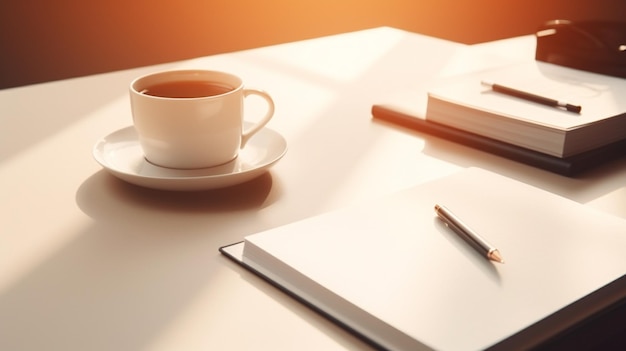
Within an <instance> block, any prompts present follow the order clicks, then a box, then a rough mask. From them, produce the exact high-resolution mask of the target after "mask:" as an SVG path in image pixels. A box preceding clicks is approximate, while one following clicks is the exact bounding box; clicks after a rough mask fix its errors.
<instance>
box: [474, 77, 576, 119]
mask: <svg viewBox="0 0 626 351" xmlns="http://www.w3.org/2000/svg"><path fill="white" fill-rule="evenodd" d="M481 84H482V85H485V86H488V87H491V90H493V91H495V92H497V93H501V94H506V95H509V96H514V97H516V98H520V99H524V100H527V101H532V102H536V103H538V104H542V105H547V106H552V107H557V108H563V109H565V110H567V111H570V112H575V113H580V111H581V110H582V107H581V106H579V105H573V104H570V103H569V102H567V101H559V100H555V99H550V98H548V97H545V96H541V95H535V94H532V93H529V92H526V91H521V90H517V89H514V88H510V87H507V86H504V85H500V84H496V83H494V82H491V81H488V80H483V81H482V82H481Z"/></svg>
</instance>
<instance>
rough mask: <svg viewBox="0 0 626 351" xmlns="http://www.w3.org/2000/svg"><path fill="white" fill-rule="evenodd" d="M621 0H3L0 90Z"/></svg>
mask: <svg viewBox="0 0 626 351" xmlns="http://www.w3.org/2000/svg"><path fill="white" fill-rule="evenodd" d="M555 18H565V19H571V20H578V19H598V18H599V19H618V20H624V18H626V1H623V0H587V1H582V0H510V1H507V0H498V1H496V0H475V1H468V0H311V1H307V0H267V1H252V0H176V1H172V0H170V1H168V0H163V1H147V0H100V1H75V0H50V1H45V0H43V1H37V0H14V1H2V3H1V4H0V88H6V87H11V86H17V85H23V84H31V83H35V82H42V81H48V80H56V79H62V78H67V77H74V76H81V75H87V74H93V73H100V72H107V71H112V70H119V69H124V68H130V67H136V66H143V65H148V64H154V63H161V62H168V61H175V60H180V59H185V58H191V57H198V56H204V55H210V54H214V53H220V52H228V51H234V50H240V49H245V48H252V47H259V46H264V45H269V44H275V43H282V42H288V41H294V40H300V39H306V38H312V37H317V36H322V35H327V34H334V33H340V32H347V31H353V30H358V29H364V28H372V27H377V26H383V25H386V26H392V27H397V28H401V29H406V30H410V31H415V32H420V33H424V34H428V35H433V36H437V37H442V38H446V39H451V40H456V41H461V42H466V43H474V42H481V41H488V40H493V39H498V38H504V37H510V36H515V35H522V34H530V33H532V32H533V31H534V30H535V28H536V27H537V26H538V25H539V24H540V23H542V22H544V21H546V20H549V19H555Z"/></svg>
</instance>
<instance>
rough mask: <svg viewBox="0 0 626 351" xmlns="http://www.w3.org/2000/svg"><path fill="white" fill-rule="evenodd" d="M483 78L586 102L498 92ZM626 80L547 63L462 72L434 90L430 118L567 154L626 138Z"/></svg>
mask: <svg viewBox="0 0 626 351" xmlns="http://www.w3.org/2000/svg"><path fill="white" fill-rule="evenodd" d="M481 81H490V82H494V83H496V84H499V85H502V86H507V87H511V88H514V89H516V90H520V91H524V92H527V93H530V94H533V95H537V96H542V97H546V98H549V99H552V100H556V101H562V102H569V103H571V104H575V105H579V106H581V107H582V110H581V111H580V113H575V112H570V111H567V110H565V109H562V108H558V107H554V106H546V105H543V104H539V103H536V102H533V101H529V100H526V99H523V98H519V97H514V96H509V95H506V94H502V93H500V92H496V91H494V90H492V89H491V88H490V87H488V86H483V85H481ZM624 96H626V80H624V79H621V78H616V77H611V76H605V75H601V74H595V73H590V72H585V71H580V70H576V69H571V68H566V67H561V66H557V65H553V64H549V63H544V62H536V61H535V62H526V63H522V64H514V65H509V66H504V67H499V68H497V69H493V70H486V71H481V72H477V73H474V74H468V75H463V76H459V77H458V78H457V79H452V80H449V81H448V82H446V83H445V84H443V85H441V86H437V87H433V88H432V89H430V90H429V92H428V104H427V110H426V120H427V121H430V122H436V123H439V124H443V125H446V126H449V127H453V128H457V129H460V130H463V131H466V132H469V133H473V134H477V135H481V136H484V137H488V138H491V139H494V140H499V141H502V142H506V143H508V144H512V145H516V146H519V147H523V148H526V149H530V150H534V151H537V152H540V153H543V154H547V155H551V156H555V157H560V158H567V157H571V156H575V155H578V154H581V153H583V152H586V151H589V150H594V149H597V148H599V147H602V146H605V145H608V144H611V143H615V142H618V141H620V140H623V139H626V99H624V98H623V97H624Z"/></svg>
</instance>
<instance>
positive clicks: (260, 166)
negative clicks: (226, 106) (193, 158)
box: [93, 126, 287, 191]
mask: <svg viewBox="0 0 626 351" xmlns="http://www.w3.org/2000/svg"><path fill="white" fill-rule="evenodd" d="M286 151H287V142H286V141H285V139H284V138H283V137H282V136H281V135H280V134H278V133H277V132H275V131H273V130H271V129H268V128H263V129H261V130H260V131H259V132H258V133H256V134H255V135H254V136H253V137H252V138H251V139H250V140H249V141H248V143H247V144H246V146H245V147H244V148H243V149H242V150H240V151H239V155H238V156H237V158H236V159H234V160H233V161H231V162H229V163H226V164H224V165H220V166H216V167H211V168H202V169H189V170H186V169H173V168H164V167H159V166H156V165H154V164H152V163H150V162H148V161H146V159H145V158H144V154H143V151H142V149H141V146H140V145H139V140H138V138H137V133H136V132H135V128H134V127H132V126H131V127H127V128H124V129H120V130H118V131H116V132H113V133H111V134H109V135H107V136H106V137H104V138H103V139H101V140H99V141H98V142H97V143H96V145H95V146H94V148H93V156H94V157H95V159H96V161H98V163H100V165H102V167H104V168H105V169H106V170H108V171H109V172H110V173H111V174H113V175H114V176H116V177H118V178H120V179H122V180H124V181H127V182H129V183H132V184H135V185H139V186H143V187H147V188H153V189H161V190H177V191H195V190H209V189H217V188H224V187H227V186H231V185H236V184H240V183H243V182H246V181H248V180H251V179H254V178H256V177H258V176H260V175H261V174H263V173H264V172H265V171H266V170H267V169H268V168H269V167H271V166H272V165H274V163H276V162H277V161H278V160H280V159H281V158H282V157H283V155H285V152H286Z"/></svg>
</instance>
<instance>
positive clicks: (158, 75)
mask: <svg viewBox="0 0 626 351" xmlns="http://www.w3.org/2000/svg"><path fill="white" fill-rule="evenodd" d="M199 75H202V76H203V77H204V76H207V75H210V76H214V77H219V78H222V79H224V78H226V80H229V81H230V83H229V82H226V83H224V82H223V80H219V79H213V80H211V79H207V80H204V79H193V78H196V77H199ZM168 76H175V77H178V78H177V79H167V77H168ZM181 77H186V78H187V79H188V80H189V79H190V80H203V81H210V82H214V83H217V84H226V85H228V86H230V87H232V90H229V91H227V92H225V93H222V94H217V95H209V96H199V97H167V96H154V95H148V94H142V93H141V90H140V89H138V88H137V84H139V83H140V82H143V81H146V80H150V79H153V80H152V81H151V82H150V83H146V85H151V84H155V83H162V82H170V81H176V80H181ZM129 89H130V91H131V93H133V94H134V95H137V96H142V97H145V98H150V99H157V100H185V101H187V100H202V99H215V98H220V97H223V96H226V95H230V94H234V93H235V92H237V91H239V90H241V89H243V81H242V79H241V78H239V77H238V76H236V75H234V74H232V73H228V72H224V71H218V70H205V69H175V70H165V71H157V72H152V73H148V74H144V75H142V76H139V77H136V78H135V79H133V80H132V81H131V83H130V86H129Z"/></svg>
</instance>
